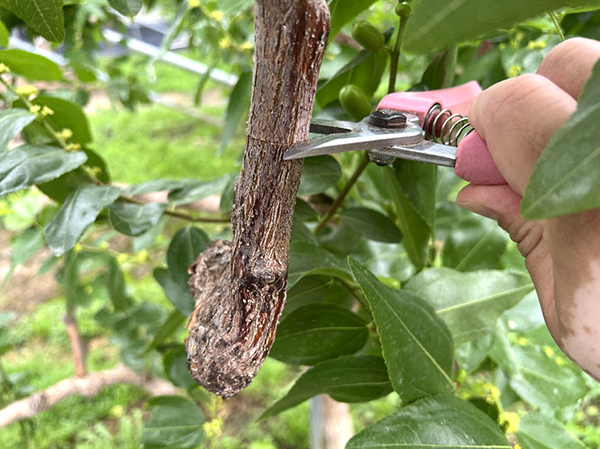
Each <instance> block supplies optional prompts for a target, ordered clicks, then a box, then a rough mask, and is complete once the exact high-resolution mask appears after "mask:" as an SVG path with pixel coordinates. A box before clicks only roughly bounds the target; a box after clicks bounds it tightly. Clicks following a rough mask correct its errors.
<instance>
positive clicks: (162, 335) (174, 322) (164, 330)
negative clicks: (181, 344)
mask: <svg viewBox="0 0 600 449" xmlns="http://www.w3.org/2000/svg"><path fill="white" fill-rule="evenodd" d="M186 320H187V317H186V316H185V315H184V314H183V313H181V312H180V311H179V310H177V309H175V310H173V311H172V312H171V314H170V315H169V316H168V317H167V319H166V320H165V322H164V323H163V325H162V326H161V327H160V329H158V331H157V332H156V335H155V336H154V340H152V343H150V346H148V349H147V351H150V350H152V349H156V348H158V347H159V346H160V345H162V344H163V343H165V342H166V341H167V340H169V339H170V338H171V337H172V336H173V335H174V334H176V333H177V331H179V330H181V329H183V328H184V326H185V322H186ZM163 363H164V358H163ZM186 369H187V366H186ZM166 370H167V368H166V364H165V371H166ZM188 374H189V373H188Z"/></svg>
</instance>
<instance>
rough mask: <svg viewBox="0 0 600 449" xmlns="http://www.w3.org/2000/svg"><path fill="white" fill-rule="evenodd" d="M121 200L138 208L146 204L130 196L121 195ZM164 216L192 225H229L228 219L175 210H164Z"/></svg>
mask: <svg viewBox="0 0 600 449" xmlns="http://www.w3.org/2000/svg"><path fill="white" fill-rule="evenodd" d="M121 199H122V200H123V201H125V202H127V203H132V204H139V205H140V206H144V205H146V204H148V203H147V202H145V201H142V200H138V199H137V198H133V197H131V196H126V195H121ZM165 214H166V215H169V216H171V217H174V218H179V219H180V220H186V221H190V222H193V223H230V222H231V218H230V217H226V216H225V217H195V216H193V215H190V214H186V213H185V212H180V211H178V210H175V209H167V210H165Z"/></svg>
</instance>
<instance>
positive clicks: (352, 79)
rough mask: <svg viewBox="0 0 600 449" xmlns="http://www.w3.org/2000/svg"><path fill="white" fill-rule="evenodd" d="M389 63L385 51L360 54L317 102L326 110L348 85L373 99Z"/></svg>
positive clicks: (319, 93) (322, 90)
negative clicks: (353, 86) (358, 88)
mask: <svg viewBox="0 0 600 449" xmlns="http://www.w3.org/2000/svg"><path fill="white" fill-rule="evenodd" d="M387 62H388V55H387V52H385V51H379V52H377V53H372V52H370V51H369V50H364V51H362V52H360V53H359V54H358V55H356V57H355V58H354V59H352V61H350V62H349V63H348V64H346V65H345V66H344V67H342V68H341V69H340V70H339V71H338V72H336V73H335V75H333V76H332V77H331V79H329V80H328V81H327V82H326V83H324V84H323V85H322V86H321V87H320V88H319V90H318V91H317V96H316V102H317V103H318V105H319V106H320V107H322V108H324V107H325V106H327V105H328V104H330V103H332V102H334V101H336V100H337V99H338V96H339V92H340V90H342V88H343V87H344V86H347V85H348V84H353V85H355V86H358V87H360V89H361V90H362V91H363V92H364V93H365V94H366V95H367V97H369V98H371V97H372V96H373V94H374V93H375V91H376V90H377V88H378V87H379V84H380V83H381V77H382V76H383V73H384V72H385V69H386V67H387ZM307 160H309V159H307Z"/></svg>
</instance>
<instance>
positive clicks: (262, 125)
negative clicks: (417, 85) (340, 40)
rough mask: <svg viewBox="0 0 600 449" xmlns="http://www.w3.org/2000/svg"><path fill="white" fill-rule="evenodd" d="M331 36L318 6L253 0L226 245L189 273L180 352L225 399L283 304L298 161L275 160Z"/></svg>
mask: <svg viewBox="0 0 600 449" xmlns="http://www.w3.org/2000/svg"><path fill="white" fill-rule="evenodd" d="M328 32H329V10H328V8H327V5H326V3H325V0H257V1H256V4H255V37H256V45H255V54H254V58H255V63H254V80H253V91H252V104H251V108H250V115H249V120H248V127H247V131H246V149H245V153H244V161H243V165H242V170H241V173H240V176H239V177H238V180H237V182H236V186H235V192H234V205H233V216H232V223H233V240H232V242H231V243H228V242H222V241H218V242H215V243H214V244H213V245H211V246H209V247H208V248H207V249H206V251H205V252H204V253H202V254H201V255H200V256H199V257H198V259H197V260H196V262H195V263H194V265H192V267H190V272H191V274H192V277H191V279H190V292H191V293H192V295H193V296H194V298H195V299H196V308H195V310H194V312H193V313H192V316H191V318H190V321H189V323H188V326H187V327H188V329H189V336H188V338H187V342H186V346H187V353H188V366H189V368H190V371H191V373H192V376H193V377H194V378H195V379H196V380H197V381H198V382H199V383H200V384H201V385H203V386H204V387H205V388H207V389H208V390H210V391H212V392H214V393H216V394H218V395H221V396H223V397H224V398H227V397H231V396H233V395H234V394H236V393H237V392H238V391H240V390H241V389H242V388H244V387H246V386H248V385H249V384H250V382H251V381H252V378H253V377H254V376H255V374H256V372H257V371H258V369H259V368H260V367H261V366H262V364H263V362H264V360H265V358H266V357H267V354H268V352H269V349H270V348H271V345H272V343H273V339H274V338H275V332H276V330H277V325H278V323H279V317H280V315H281V312H282V310H283V307H284V305H285V295H286V283H287V267H288V248H289V238H290V231H291V224H292V215H293V211H294V205H295V201H296V193H297V191H298V185H299V183H300V174H301V171H302V164H301V162H297V161H290V162H285V161H283V159H282V156H283V153H284V152H285V150H286V149H287V148H289V147H290V146H291V145H292V144H293V143H295V142H298V141H301V140H304V139H306V138H307V136H308V129H309V125H310V118H311V114H312V107H313V102H314V96H315V92H316V85H317V79H318V75H319V69H320V65H321V61H322V58H323V53H324V51H325V46H326V43H327V36H328Z"/></svg>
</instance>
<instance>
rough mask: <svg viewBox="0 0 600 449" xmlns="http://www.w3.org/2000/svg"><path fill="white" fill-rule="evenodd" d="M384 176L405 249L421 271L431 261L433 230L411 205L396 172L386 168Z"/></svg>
mask: <svg viewBox="0 0 600 449" xmlns="http://www.w3.org/2000/svg"><path fill="white" fill-rule="evenodd" d="M383 175H384V177H385V180H386V183H387V186H388V190H389V192H390V196H391V198H392V202H393V204H394V210H395V211H396V215H397V217H398V227H399V228H400V230H401V231H402V235H403V239H402V244H403V246H404V249H406V253H407V254H408V257H409V258H410V260H411V262H412V263H413V264H414V265H415V267H416V268H417V269H421V268H423V267H425V265H426V264H427V260H428V259H429V252H428V248H429V239H430V238H431V228H430V227H429V226H428V224H427V223H426V222H425V221H424V219H423V218H422V217H421V215H420V214H419V213H418V212H417V211H416V210H415V208H414V207H413V206H412V205H411V203H410V201H409V199H408V196H407V195H406V194H405V193H404V192H403V190H402V188H401V186H400V184H399V182H398V178H397V177H396V172H395V171H394V170H392V169H391V168H389V167H385V168H384V169H383Z"/></svg>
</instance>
